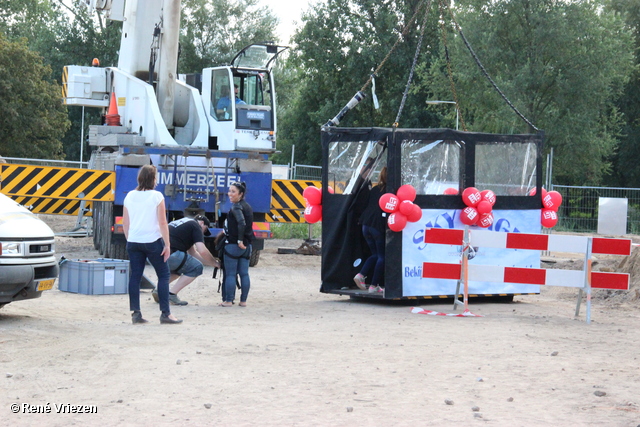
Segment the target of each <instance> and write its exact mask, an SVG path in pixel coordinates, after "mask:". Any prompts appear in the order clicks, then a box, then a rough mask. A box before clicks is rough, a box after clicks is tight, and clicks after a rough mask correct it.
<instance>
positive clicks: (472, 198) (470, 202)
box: [462, 187, 482, 207]
mask: <svg viewBox="0 0 640 427" xmlns="http://www.w3.org/2000/svg"><path fill="white" fill-rule="evenodd" d="M480 200H482V199H481V196H480V192H479V191H478V189H477V188H475V187H468V188H465V189H464V191H463V192H462V201H463V202H464V204H465V205H467V206H470V207H476V206H477V205H478V203H479V202H480Z"/></svg>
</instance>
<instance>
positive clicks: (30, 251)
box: [0, 194, 59, 308]
mask: <svg viewBox="0 0 640 427" xmlns="http://www.w3.org/2000/svg"><path fill="white" fill-rule="evenodd" d="M54 254H55V239H54V234H53V231H52V230H51V228H49V226H48V225H47V224H45V223H44V222H43V221H42V220H40V219H39V218H38V217H36V216H35V215H34V214H32V213H31V212H29V210H28V209H25V208H23V207H22V206H20V205H19V204H18V203H16V202H15V201H13V200H12V199H10V198H9V197H7V196H5V195H4V194H0V308H1V307H3V306H4V305H6V304H8V303H10V302H13V301H20V300H24V299H31V298H38V297H40V295H42V291H46V290H49V289H51V288H53V283H54V282H55V280H56V278H57V277H58V271H59V269H58V262H57V261H56V257H55V255H54Z"/></svg>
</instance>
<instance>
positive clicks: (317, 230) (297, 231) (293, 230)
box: [271, 222, 322, 239]
mask: <svg viewBox="0 0 640 427" xmlns="http://www.w3.org/2000/svg"><path fill="white" fill-rule="evenodd" d="M309 227H311V236H309ZM271 233H272V234H273V238H274V239H308V238H309V237H311V238H312V239H319V238H320V237H321V236H322V224H321V223H319V222H317V223H315V224H281V223H272V224H271Z"/></svg>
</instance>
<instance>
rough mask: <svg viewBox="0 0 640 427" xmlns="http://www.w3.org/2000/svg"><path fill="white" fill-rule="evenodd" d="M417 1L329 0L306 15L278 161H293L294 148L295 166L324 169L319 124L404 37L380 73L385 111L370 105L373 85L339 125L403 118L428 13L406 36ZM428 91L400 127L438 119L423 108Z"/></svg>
mask: <svg viewBox="0 0 640 427" xmlns="http://www.w3.org/2000/svg"><path fill="white" fill-rule="evenodd" d="M419 3H420V2H419V1H417V0H407V1H391V0H386V1H373V0H329V1H326V2H318V3H316V4H315V5H314V6H313V7H312V8H311V9H309V10H308V11H307V12H306V13H305V14H304V15H303V17H302V22H303V25H302V27H301V28H299V29H298V31H297V32H296V33H295V34H294V36H293V40H294V42H295V43H296V44H297V47H296V48H295V50H294V51H293V52H292V53H291V56H290V58H289V62H288V65H287V66H288V67H291V68H294V69H296V73H295V75H294V76H293V77H292V78H293V79H294V83H293V86H295V87H296V93H295V95H294V96H293V98H292V99H291V104H290V105H289V106H288V107H287V114H286V116H284V117H282V116H281V121H280V122H279V131H278V133H279V140H278V148H279V149H280V150H282V154H281V155H280V156H275V157H274V160H275V161H277V162H288V161H289V158H290V156H291V147H292V146H293V145H295V161H296V162H297V163H307V164H315V165H318V164H320V161H321V155H322V154H321V149H320V127H321V126H322V125H323V124H325V123H326V122H327V121H328V120H329V119H331V118H333V117H334V116H335V115H336V114H337V113H338V112H339V111H340V110H341V109H342V108H343V107H344V105H345V104H346V103H347V102H348V101H349V100H350V99H351V97H353V95H354V94H355V93H356V92H357V91H358V90H360V89H361V88H362V87H363V86H364V85H365V83H366V82H367V80H368V78H369V76H370V75H371V73H372V72H373V71H374V70H375V69H376V68H378V65H380V64H381V63H382V61H383V60H384V59H385V57H386V56H387V54H388V53H389V52H390V51H391V49H392V47H393V45H394V43H395V42H396V40H398V38H399V37H402V42H401V43H399V44H398V46H397V49H396V50H395V51H393V52H392V54H391V55H390V56H389V58H388V60H387V61H386V62H385V63H384V66H383V67H382V68H381V70H380V72H379V73H378V75H377V76H376V80H375V82H376V94H377V96H378V98H379V100H380V109H379V110H376V109H374V107H373V103H372V100H371V92H370V90H371V89H370V88H367V89H368V90H367V98H366V99H365V100H364V101H363V102H362V103H361V104H360V105H358V107H357V108H356V109H354V110H352V111H350V112H349V113H348V114H347V116H345V118H344V120H343V121H342V123H340V125H341V126H391V125H392V124H393V123H394V121H395V118H396V115H397V113H398V108H399V106H400V102H401V99H402V94H403V92H404V89H405V85H406V83H407V79H408V76H409V73H410V69H411V65H412V62H413V56H414V53H415V51H416V47H417V44H418V38H419V35H420V29H421V27H420V25H421V23H422V22H423V17H424V15H423V14H420V15H419V16H417V19H416V20H415V23H414V25H412V26H411V27H410V31H407V32H406V34H405V35H404V36H402V33H403V30H404V29H405V28H406V27H407V26H408V25H409V22H410V20H411V18H412V17H413V16H414V14H415V11H416V8H417V6H418V4H419ZM436 18H437V17H436V16H435V15H429V19H428V21H427V23H426V25H425V26H426V28H425V37H424V40H425V44H424V46H423V50H422V55H421V60H422V61H424V62H427V63H428V62H429V58H430V55H431V50H432V40H433V39H434V33H435V29H436V28H437V24H436ZM428 97H429V91H423V92H421V93H418V94H413V95H411V96H409V97H408V99H407V103H406V106H405V109H404V112H403V114H402V116H401V118H400V125H401V126H403V127H428V126H430V125H432V124H434V123H436V120H435V118H434V115H433V113H430V112H428V111H426V110H425V108H424V105H425V104H424V101H425V100H426V99H428Z"/></svg>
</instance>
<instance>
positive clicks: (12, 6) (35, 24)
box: [0, 0, 122, 160]
mask: <svg viewBox="0 0 640 427" xmlns="http://www.w3.org/2000/svg"><path fill="white" fill-rule="evenodd" d="M67 3H68V2H60V1H50V0H10V1H7V0H0V17H1V18H2V19H0V32H2V31H4V32H5V33H6V35H7V38H8V39H9V40H13V41H15V40H19V39H25V40H26V43H27V44H28V46H29V48H30V50H32V51H36V52H39V53H40V54H41V55H42V58H43V61H44V63H45V64H48V65H49V66H50V67H51V70H52V72H51V76H52V79H55V80H57V81H58V82H61V77H62V71H63V68H64V66H65V65H90V64H91V60H92V59H93V58H98V59H99V60H100V62H101V65H102V66H114V65H116V64H117V61H118V45H119V41H120V29H121V26H122V25H121V23H119V22H113V21H105V19H104V17H103V16H102V15H100V14H91V15H90V14H89V11H88V10H87V8H85V7H84V6H82V5H80V4H78V3H73V4H72V5H68V4H67ZM82 111H83V109H82V108H81V107H70V108H69V119H70V120H71V127H70V128H69V130H68V131H67V132H66V133H65V135H64V136H63V137H62V138H61V139H62V144H63V147H64V154H65V158H66V159H67V160H78V159H79V153H80V144H79V141H80V135H81V133H82V129H81V124H82V117H81V114H82ZM97 123H100V111H99V110H97V109H85V121H84V124H85V130H84V133H85V134H86V132H87V128H88V126H89V125H90V124H97ZM83 143H84V144H85V147H84V148H85V149H84V152H85V153H88V151H89V150H88V148H89V147H88V146H87V145H86V141H83ZM85 158H86V157H85Z"/></svg>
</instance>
